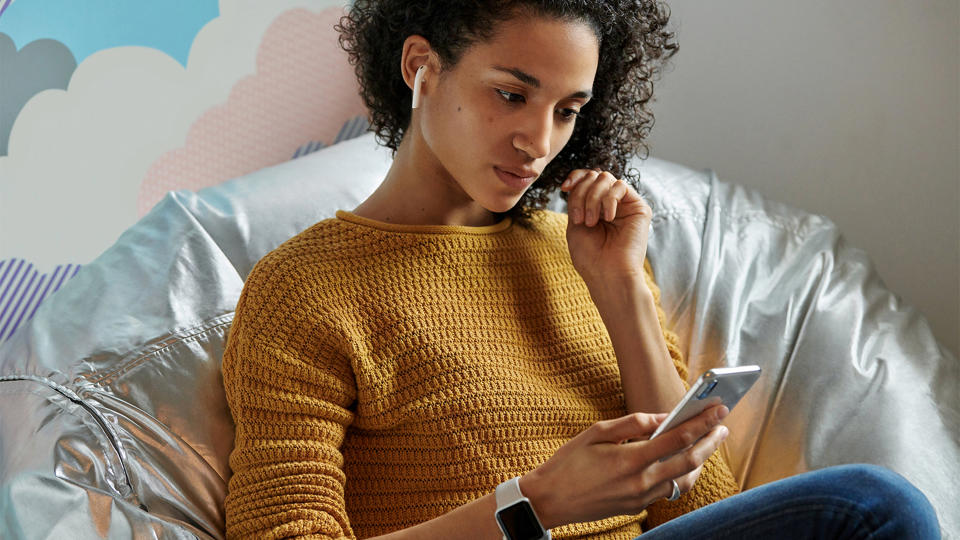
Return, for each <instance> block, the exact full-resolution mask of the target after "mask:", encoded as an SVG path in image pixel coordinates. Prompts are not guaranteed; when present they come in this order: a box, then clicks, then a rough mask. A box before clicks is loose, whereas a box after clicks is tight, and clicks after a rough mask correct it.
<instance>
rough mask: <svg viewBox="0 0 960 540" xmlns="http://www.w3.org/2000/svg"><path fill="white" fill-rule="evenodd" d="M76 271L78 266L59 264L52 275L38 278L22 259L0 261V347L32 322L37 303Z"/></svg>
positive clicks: (53, 291) (40, 275)
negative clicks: (23, 326)
mask: <svg viewBox="0 0 960 540" xmlns="http://www.w3.org/2000/svg"><path fill="white" fill-rule="evenodd" d="M79 271H80V265H79V264H67V265H63V264H58V265H57V267H56V268H55V269H54V270H53V272H51V273H49V274H40V273H39V272H37V271H36V270H35V269H34V268H33V264H30V263H28V262H27V261H25V260H23V259H7V260H5V261H0V343H3V342H4V341H6V340H7V339H9V338H10V336H12V335H13V333H14V332H16V331H17V328H19V327H20V326H22V325H23V324H25V323H27V322H28V321H29V320H30V319H32V318H33V314H34V313H36V312H37V308H38V307H39V306H40V303H41V302H43V301H44V299H46V298H48V297H49V296H50V295H51V294H53V293H55V292H57V290H58V289H59V288H60V286H61V285H63V282H64V281H66V280H67V278H72V277H73V276H75V275H77V272H79Z"/></svg>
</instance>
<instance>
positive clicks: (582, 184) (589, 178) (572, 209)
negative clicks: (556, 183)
mask: <svg viewBox="0 0 960 540" xmlns="http://www.w3.org/2000/svg"><path fill="white" fill-rule="evenodd" d="M599 175H600V173H598V172H597V171H585V172H584V174H583V175H580V176H579V178H578V180H577V183H576V185H574V186H573V187H572V188H571V191H570V195H569V196H568V197H567V214H568V215H569V216H570V218H571V219H573V223H574V224H576V225H579V224H581V223H583V221H584V216H585V215H586V214H585V212H586V208H585V207H584V204H585V196H586V193H587V190H588V189H589V188H590V186H591V185H592V182H593V180H594V179H596V177H597V176H599Z"/></svg>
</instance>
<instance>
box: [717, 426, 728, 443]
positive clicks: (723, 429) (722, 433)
mask: <svg viewBox="0 0 960 540" xmlns="http://www.w3.org/2000/svg"><path fill="white" fill-rule="evenodd" d="M717 429H718V431H719V432H720V440H721V441H723V440H726V438H727V435H729V434H730V430H729V429H727V426H719V427H718V428H717Z"/></svg>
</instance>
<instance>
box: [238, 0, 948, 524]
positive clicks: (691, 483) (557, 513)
mask: <svg viewBox="0 0 960 540" xmlns="http://www.w3.org/2000/svg"><path fill="white" fill-rule="evenodd" d="M667 19H668V13H667V10H666V8H665V7H664V6H662V5H661V4H658V3H656V2H647V1H633V2H620V1H613V0H611V1H606V2H582V1H575V0H570V1H530V0H527V1H522V0H513V1H511V0H501V1H495V0H491V1H480V0H477V1H472V2H460V1H456V2H453V1H450V2H430V1H421V2H407V1H400V0H391V1H364V0H358V1H356V2H355V3H354V4H353V6H352V7H351V9H350V13H349V14H348V15H347V16H346V17H344V19H343V20H342V21H341V26H340V31H341V33H342V38H341V44H342V45H343V46H344V48H345V49H346V50H347V51H348V53H349V54H350V58H351V61H352V62H353V63H354V65H355V66H356V69H357V74H358V76H359V79H360V84H361V91H362V94H363V97H364V98H365V100H366V103H367V106H368V108H369V109H370V111H371V116H372V121H373V127H374V129H375V130H376V132H377V134H378V136H379V138H380V140H381V141H382V142H383V143H385V144H386V145H387V146H389V147H390V148H391V149H393V150H394V152H395V154H394V161H393V164H392V166H391V168H390V170H389V172H388V173H387V176H386V178H385V179H384V181H383V183H382V184H381V186H380V187H379V188H378V189H377V191H376V192H374V193H373V194H372V195H371V196H370V197H369V198H368V199H367V200H365V201H364V202H363V203H362V204H361V205H360V206H358V207H357V208H356V209H354V210H353V211H352V212H347V211H339V212H337V217H336V218H335V219H328V220H324V221H321V222H320V223H317V224H316V225H314V226H313V227H311V228H309V229H308V230H306V231H304V232H302V233H301V234H299V235H297V236H296V237H294V238H292V239H290V240H289V241H287V242H286V243H285V244H284V245H282V246H281V247H279V248H278V249H277V250H275V251H274V252H272V253H270V254H268V255H267V256H266V257H264V259H263V260H261V261H260V263H258V265H257V267H256V268H255V269H254V271H253V272H252V273H251V274H250V276H249V277H248V280H247V283H246V285H245V287H244V292H243V294H242V296H241V298H240V301H239V303H238V305H237V312H236V319H235V321H234V324H233V327H232V329H231V332H230V337H229V341H228V344H227V349H226V352H225V355H224V362H223V375H224V383H225V386H226V389H227V397H228V401H229V404H230V407H231V411H232V413H233V416H234V420H235V423H236V427H237V435H236V447H235V449H234V451H233V453H232V455H231V458H230V464H231V468H232V469H233V473H234V474H233V477H232V478H231V480H230V486H229V495H228V497H227V502H226V508H227V532H228V536H230V537H241V536H251V535H256V536H268V537H285V536H298V535H317V536H318V537H324V538H352V537H369V536H373V535H380V534H382V535H386V536H387V537H390V538H407V537H409V538H500V537H501V535H502V534H504V535H507V536H509V537H510V538H521V537H530V538H541V537H549V535H548V534H546V530H548V529H552V533H553V535H554V536H556V537H569V536H576V535H587V536H592V537H598V538H633V537H635V536H637V535H639V534H640V533H641V532H642V531H645V530H648V529H651V528H653V527H656V526H657V525H660V524H663V523H666V524H665V525H662V526H660V527H657V528H656V529H654V530H653V531H652V532H651V533H649V534H651V535H653V536H656V535H657V534H662V535H678V534H679V535H682V536H679V537H686V536H692V533H694V532H699V533H704V532H706V531H708V530H709V531H710V533H709V534H711V535H712V534H713V533H714V532H715V531H714V530H712V529H708V528H707V527H706V526H705V523H714V524H719V526H720V527H721V529H720V530H724V529H726V530H734V529H733V527H734V523H735V524H737V526H744V527H746V526H749V527H754V528H753V529H740V531H741V533H742V532H743V531H745V530H746V531H754V530H760V528H759V527H760V526H759V525H756V523H757V522H758V521H760V522H763V523H767V522H768V521H764V520H765V519H766V518H768V517H770V516H774V518H773V523H775V524H777V525H782V524H784V523H786V522H787V520H786V519H785V518H784V517H783V516H784V514H790V513H791V512H793V513H794V514H795V510H796V508H795V504H794V502H795V501H796V499H795V498H794V499H791V498H790V497H793V496H797V495H798V496H800V497H809V496H811V495H810V494H812V493H816V492H817V486H820V488H822V487H823V486H824V485H827V486H829V485H830V484H832V483H835V482H837V481H838V479H840V478H843V479H845V481H849V482H858V483H859V482H869V485H870V487H869V489H870V490H871V491H873V492H879V490H887V491H889V492H891V493H895V494H896V496H897V497H898V498H897V499H896V504H898V505H900V504H903V500H904V499H903V497H909V496H913V498H914V499H917V500H919V499H922V497H923V496H922V495H919V492H916V493H913V492H911V491H910V489H912V488H911V487H910V486H909V485H907V484H906V482H905V481H903V480H902V479H899V477H895V475H893V474H892V473H888V472H886V471H879V470H873V469H868V468H853V469H844V470H839V471H829V472H827V473H824V474H820V475H819V476H818V475H812V476H811V477H808V478H802V479H801V480H800V481H796V480H795V481H794V482H793V483H787V484H782V485H773V486H772V487H771V488H768V490H767V493H768V495H766V496H764V495H762V493H761V495H759V496H757V495H755V493H754V492H755V491H756V492H759V490H751V491H750V492H748V493H745V494H742V495H740V496H739V497H740V499H738V497H732V498H729V499H727V498H728V497H730V496H732V495H734V494H735V493H736V492H737V484H736V482H735V480H734V478H733V476H732V474H731V473H730V471H729V468H728V466H727V464H726V463H725V461H724V460H723V458H722V457H721V455H720V453H718V452H717V449H718V447H719V445H720V443H721V442H722V441H723V439H724V438H725V437H726V435H727V431H726V428H725V427H724V426H721V425H720V421H721V420H722V419H723V417H724V416H725V414H726V412H727V411H726V409H724V408H722V407H715V408H713V409H709V410H707V411H706V412H704V413H703V414H701V415H700V416H698V417H696V418H694V419H692V420H690V421H688V422H686V423H685V424H683V425H682V426H680V427H678V428H676V429H673V430H671V431H669V432H667V433H665V434H664V436H662V437H659V438H657V439H655V440H654V441H648V440H647V439H648V437H649V435H650V434H651V433H652V432H653V431H654V429H656V427H657V425H658V424H659V423H660V422H661V421H662V420H663V419H664V418H665V416H666V415H665V414H664V413H665V412H667V411H669V410H670V409H671V408H672V406H673V405H674V404H675V403H676V402H677V401H679V399H680V397H681V396H682V395H683V393H684V388H685V385H684V379H685V377H686V376H687V373H686V369H685V366H684V362H683V359H682V357H681V355H680V353H679V349H678V348H677V346H676V336H674V335H673V334H672V333H670V332H667V331H664V330H663V329H662V323H663V313H662V310H661V309H660V308H659V304H658V302H659V290H658V289H657V287H656V285H655V283H654V281H653V277H652V275H651V270H650V267H649V265H647V264H646V263H645V259H644V257H645V253H646V242H647V235H648V232H649V228H650V218H651V212H650V208H649V207H648V206H647V204H646V203H645V202H644V201H643V199H642V198H641V197H640V196H639V195H638V193H637V191H636V186H635V182H636V174H635V173H631V172H630V171H626V170H625V166H626V161H627V158H628V157H630V156H631V155H633V154H636V153H642V151H643V150H644V146H643V137H644V135H645V134H646V133H647V131H648V130H649V128H650V126H651V125H652V121H653V120H652V116H651V115H650V114H649V112H648V111H647V109H646V104H647V102H648V101H649V100H650V98H651V95H652V85H651V80H652V78H653V77H654V76H655V74H656V73H657V71H658V69H659V65H660V62H662V61H664V60H666V59H667V58H669V56H670V55H672V54H673V52H674V51H675V50H676V45H675V44H674V43H673V41H672V38H673V36H672V34H670V33H669V32H667V31H666V30H665V25H666V22H667ZM623 177H625V178H626V179H624V178H623ZM556 189H560V190H561V191H562V192H563V193H564V194H565V198H566V199H567V202H568V215H562V214H558V213H554V212H549V211H546V210H543V207H544V205H545V203H546V202H547V198H548V196H549V195H550V193H551V192H553V191H555V190H556ZM568 216H569V217H568ZM830 475H832V476H830ZM802 482H806V483H805V484H804V483H802ZM798 486H799V487H798ZM777 490H779V491H777ZM913 491H914V492H915V491H916V490H913ZM860 494H861V493H860V492H858V491H855V492H853V493H852V494H851V495H850V498H853V499H856V498H857V497H859V496H860ZM788 495H789V496H788ZM916 495H919V497H916ZM749 496H754V499H756V498H757V497H760V499H761V500H762V501H764V502H765V503H768V504H767V505H766V506H764V508H765V511H764V513H763V514H762V515H760V516H759V518H761V519H758V518H757V517H753V518H751V516H750V514H749V512H748V510H750V509H751V508H756V507H758V506H759V505H758V502H757V500H751V499H749V498H747V499H742V498H744V497H749ZM724 499H726V500H725V501H723V502H720V503H718V504H711V503H716V502H717V501H721V500H724ZM888 499H889V498H883V499H882V501H881V502H883V501H886V500H888ZM738 500H743V502H737V501H738ZM817 501H819V502H818V505H819V506H818V507H822V506H823V505H822V504H821V502H822V499H817ZM922 502H925V501H919V502H918V503H917V504H916V505H913V506H910V507H908V509H907V510H906V514H907V516H912V517H916V516H921V518H922V517H923V515H924V514H923V512H924V511H925V509H926V508H928V507H929V505H927V507H923V506H922V504H920V503H922ZM848 503H849V500H848V499H844V502H843V505H848ZM823 504H826V503H823ZM777 505H780V506H777ZM888 506H889V505H888ZM778 508H780V509H783V510H784V511H778V510H777V509H778ZM830 508H831V509H834V507H833V506H831V507H830ZM843 508H844V509H846V508H847V506H843ZM697 509H701V510H699V511H697ZM705 512H706V513H707V514H706V515H707V516H708V518H707V519H708V520H709V521H706V522H705V521H704V519H703V518H700V519H699V520H698V517H697V516H698V515H703V514H704V513H705ZM889 512H892V511H888V509H886V508H885V507H884V506H883V504H874V505H871V506H869V507H866V509H865V510H864V511H863V512H860V511H856V512H854V511H850V512H847V511H846V510H843V511H841V513H843V514H844V515H847V514H851V513H852V514H855V518H854V519H853V520H847V519H845V520H840V522H841V523H840V526H848V525H849V524H850V523H851V522H853V523H854V525H855V526H856V527H857V529H856V530H857V531H860V530H862V529H863V528H864V527H866V528H867V529H870V530H872V528H875V527H874V523H873V522H872V521H870V519H873V517H872V516H878V515H881V516H883V517H882V518H881V519H880V522H881V523H883V524H886V523H890V522H891V520H892V518H888V517H886V516H887V514H888V513H889ZM930 512H932V510H930ZM815 514H816V512H815V511H809V512H806V513H803V514H802V515H801V517H800V518H797V519H798V520H799V521H804V522H806V521H815V522H816V523H817V526H834V525H836V524H837V520H832V521H830V520H822V519H818V518H816V517H812V516H814V515H815ZM816 515H819V514H816ZM863 515H868V516H871V517H870V519H866V518H863ZM678 516H682V517H678ZM673 518H677V519H673ZM671 519H673V520H672V521H671ZM918 519H919V518H918ZM893 521H895V520H893ZM900 521H901V522H902V521H904V520H900ZM919 521H920V522H922V523H921V526H924V527H927V529H922V530H923V531H927V532H929V530H931V529H930V526H929V520H927V521H923V519H919ZM864 522H868V523H867V524H866V525H863V523H864ZM924 523H925V524H926V525H924ZM934 523H935V521H934ZM898 527H899V528H897V529H896V534H898V535H899V534H900V533H901V532H903V531H904V530H906V529H904V528H903V527H902V526H900V525H898ZM788 528H790V529H793V530H795V529H796V526H793V525H788ZM820 530H821V531H824V530H827V529H820ZM737 536H743V535H742V534H738V535H737Z"/></svg>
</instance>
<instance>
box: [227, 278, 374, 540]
mask: <svg viewBox="0 0 960 540" xmlns="http://www.w3.org/2000/svg"><path fill="white" fill-rule="evenodd" d="M277 266H278V264H276V263H270V262H265V261H261V263H259V264H258V266H257V267H256V268H255V269H254V271H253V272H251V274H250V276H249V277H248V279H247V282H246V284H245V285H244V290H243V293H242V294H241V296H240V300H239V302H238V304H237V309H236V315H235V318H234V321H233V325H232V326H231V328H230V334H229V337H228V340H227V345H226V349H225V351H224V357H223V367H222V371H223V382H224V387H225V389H226V397H227V402H228V404H229V407H230V411H231V414H232V415H233V420H234V424H235V426H236V437H235V445H234V449H233V451H232V453H231V454H230V468H231V469H232V471H233V475H232V477H231V478H230V481H229V484H228V490H227V498H226V502H225V505H226V528H227V537H228V538H240V537H243V538H249V537H257V538H286V537H291V536H311V537H314V538H330V539H334V538H337V539H342V538H354V535H353V532H352V530H351V527H350V523H349V520H348V518H347V514H346V510H345V503H344V484H345V482H346V478H345V475H344V473H343V455H342V454H341V452H340V447H341V444H342V443H343V440H344V437H345V434H346V430H347V426H348V425H350V423H351V422H352V421H353V416H354V414H353V412H352V411H351V410H350V407H351V406H352V404H353V403H354V401H355V399H356V383H355V378H354V376H353V372H352V369H351V367H350V362H349V356H348V355H347V354H346V350H347V348H346V347H345V346H344V343H345V340H344V338H343V332H337V331H335V329H334V326H333V325H332V324H325V323H324V322H323V321H324V317H322V315H321V314H320V313H318V312H317V310H316V309H315V308H312V307H309V306H307V303H306V302H303V301H302V300H301V298H302V297H303V296H304V293H303V292H301V291H299V290H298V289H297V287H296V286H295V284H296V283H298V282H299V283H302V281H299V280H297V279H296V278H297V277H298V276H296V275H295V273H294V272H290V271H287V272H284V271H282V270H279V269H278V268H277ZM285 273H286V274H287V275H284V274H285ZM290 274H294V275H290Z"/></svg>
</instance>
